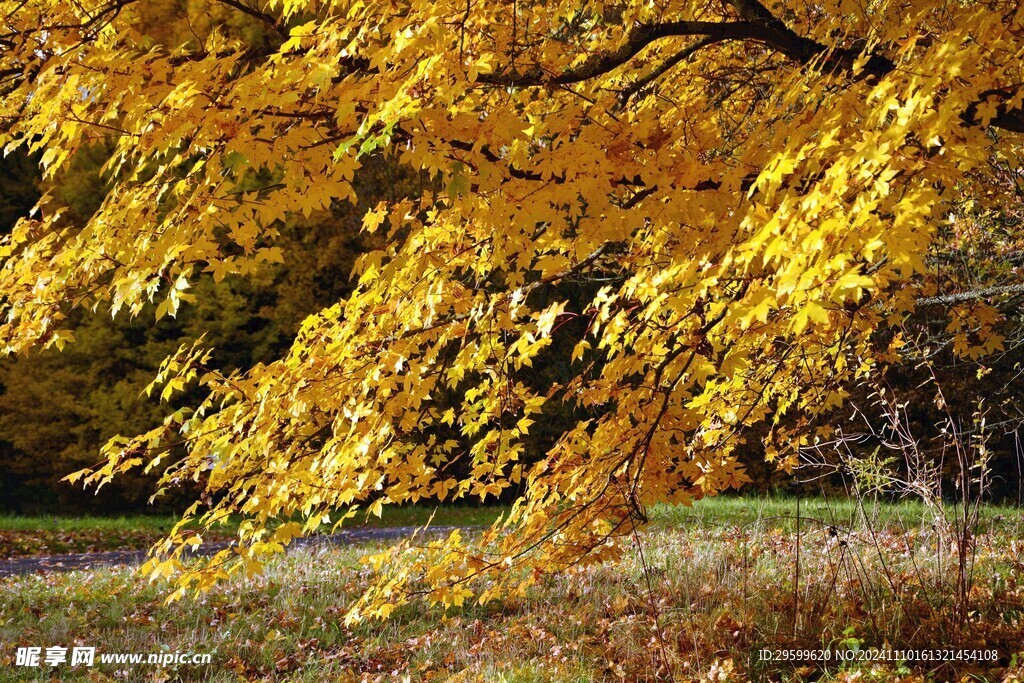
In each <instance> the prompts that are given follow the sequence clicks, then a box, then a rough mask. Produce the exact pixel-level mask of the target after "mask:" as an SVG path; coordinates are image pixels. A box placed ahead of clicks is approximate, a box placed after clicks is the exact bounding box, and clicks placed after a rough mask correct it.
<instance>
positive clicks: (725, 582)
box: [0, 498, 1024, 683]
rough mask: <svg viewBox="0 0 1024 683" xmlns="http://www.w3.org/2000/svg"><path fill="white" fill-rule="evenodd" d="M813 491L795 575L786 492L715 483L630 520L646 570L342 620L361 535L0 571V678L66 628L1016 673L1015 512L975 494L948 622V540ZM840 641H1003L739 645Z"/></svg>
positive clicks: (153, 639) (535, 662)
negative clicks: (896, 651)
mask: <svg viewBox="0 0 1024 683" xmlns="http://www.w3.org/2000/svg"><path fill="white" fill-rule="evenodd" d="M843 505H846V504H845V503H844V504H843ZM816 506H817V507H825V501H808V500H805V501H802V502H801V516H802V517H803V516H805V515H811V514H812V513H813V514H815V515H824V514H825V513H827V512H828V509H827V508H826V509H819V510H817V511H816V512H815V510H816ZM829 506H830V508H831V509H833V510H837V512H836V515H835V517H836V520H837V521H836V523H835V524H833V525H832V526H827V525H820V524H814V523H808V524H802V525H801V535H800V543H799V548H800V555H799V559H800V570H801V571H800V575H799V578H798V577H797V575H796V573H795V568H796V566H797V547H798V546H797V536H796V533H795V531H794V530H793V528H792V526H790V525H793V524H794V522H795V520H793V517H795V512H796V507H795V503H794V501H792V500H785V499H781V500H780V499H766V500H755V499H750V498H720V499H714V500H709V501H704V502H701V503H699V504H698V505H697V506H695V507H694V508H693V509H691V510H686V509H674V508H667V507H660V508H656V509H655V510H653V511H652V524H651V526H650V527H649V528H648V529H647V530H646V531H645V532H643V534H642V535H641V541H642V544H643V550H644V557H645V559H646V564H647V566H648V571H647V572H645V570H644V568H643V564H642V563H641V562H640V559H639V558H640V556H639V554H638V553H637V552H636V548H635V547H634V546H633V545H632V544H629V547H627V549H626V552H625V554H624V555H623V557H622V559H620V560H618V561H616V562H612V563H608V564H605V565H602V566H599V567H592V568H588V569H585V570H579V571H574V572H572V573H568V574H564V575H560V576H550V577H547V578H546V579H545V580H544V581H543V582H542V583H541V585H539V586H538V587H537V588H536V590H534V591H532V592H531V593H530V594H529V595H528V596H527V597H526V598H524V599H517V600H508V601H505V602H501V603H490V604H488V605H485V606H479V605H474V606H467V607H465V608H463V609H458V610H451V611H449V612H448V613H443V612H440V611H437V610H428V609H426V608H425V607H423V606H422V605H419V604H414V605H410V606H406V607H403V608H400V609H399V610H397V611H396V612H395V613H394V615H393V616H392V619H391V620H389V621H388V622H385V623H364V624H360V625H358V626H354V627H351V628H348V627H345V626H344V625H343V615H344V613H345V610H346V607H347V605H348V604H349V602H350V600H352V599H353V598H354V597H355V596H356V595H357V594H358V593H359V591H360V590H361V589H362V588H363V587H364V586H365V585H366V583H367V581H368V580H369V575H368V574H367V572H366V571H365V569H364V568H363V567H362V566H361V565H360V564H359V563H358V558H359V556H360V555H362V554H363V553H365V552H367V551H369V550H372V549H373V548H375V547H378V546H376V545H375V544H371V545H369V546H361V547H348V548H333V549H327V550H323V549H321V550H316V551H314V550H301V551H296V552H295V553H292V554H290V555H287V556H284V557H280V558H277V559H274V560H272V561H271V562H270V563H269V565H268V568H267V571H266V572H265V573H264V574H263V575H261V576H259V577H255V578H251V579H247V578H237V579H233V580H231V581H230V582H228V583H226V584H223V585H221V586H218V587H217V588H215V589H214V590H213V591H211V592H210V593H208V594H206V595H205V596H204V597H202V598H201V599H199V600H195V601H185V602H179V603H175V604H174V605H172V606H165V605H164V604H163V603H162V599H161V598H162V596H163V595H165V594H166V590H167V588H166V586H164V585H162V584H160V583H154V584H149V583H147V582H146V581H145V580H144V579H141V578H139V577H137V576H135V575H134V574H132V573H131V571H130V570H128V569H103V570H96V571H90V572H78V573H73V574H48V575H36V576H25V577H16V578H9V579H0V643H2V644H3V646H2V648H0V680H4V681H6V680H10V681H31V680H38V679H39V675H40V674H42V673H43V669H36V670H31V669H25V668H18V667H14V666H13V664H14V661H13V660H14V652H15V649H16V648H17V647H18V646H33V645H34V646H42V647H44V648H45V647H47V646H51V645H64V646H72V645H74V644H75V643H78V644H81V645H93V646H95V647H97V650H98V652H107V653H112V652H140V653H150V652H161V651H164V650H166V651H168V652H172V653H173V652H175V651H179V652H193V653H210V654H211V655H212V659H213V663H212V664H211V665H208V666H193V665H178V666H170V667H165V668H161V667H158V666H155V665H150V666H146V665H140V666H137V667H135V668H127V667H124V666H121V667H118V666H117V665H99V664H97V665H96V666H94V667H92V668H91V669H88V668H85V667H74V668H72V667H68V666H67V665H64V666H62V667H59V668H58V669H57V675H59V677H60V680H69V681H77V680H82V681H85V680H89V681H113V680H124V679H126V678H127V679H129V680H151V681H175V680H181V681H240V680H265V681H309V682H313V681H317V682H319V681H341V682H348V681H353V682H354V681H402V680H409V681H432V680H436V681H443V680H448V681H466V682H468V681H488V682H499V681H501V682H505V683H525V682H541V681H544V682H556V681H557V682H559V683H578V682H583V681H658V680H676V681H690V680H702V681H706V680H718V681H742V680H771V681H797V680H824V681H840V680H842V681H851V680H860V681H892V680H903V681H918V680H925V677H926V676H928V677H929V680H931V679H934V680H953V679H956V680H959V679H960V677H961V676H965V675H970V676H974V678H972V679H969V680H977V681H981V680H992V681H1001V680H1005V681H1015V680H1017V681H1019V680H1024V668H1022V667H1021V665H1020V663H1019V662H1020V660H1021V659H1024V654H1022V655H1020V657H1019V658H1018V659H1017V660H1013V659H1012V658H1013V656H1014V653H1015V652H1019V651H1022V650H1024V580H1019V579H1018V577H1019V576H1021V574H1022V572H1024V564H1022V563H1021V552H1022V551H1024V534H1022V531H1024V529H1022V527H1024V522H1022V521H1021V515H1020V513H1019V511H1016V510H1009V509H1000V510H996V509H992V510H987V511H986V514H985V517H986V519H987V520H988V522H987V524H986V526H985V531H984V534H983V535H980V536H978V537H977V538H976V539H975V546H974V550H975V556H976V558H977V559H976V564H975V568H974V578H973V584H972V588H971V590H970V593H969V604H968V605H967V612H966V613H967V615H968V620H967V622H966V624H964V625H963V627H956V623H955V619H954V617H955V615H956V608H957V605H956V604H955V601H954V600H952V598H951V597H950V596H951V594H952V591H951V590H950V589H951V587H952V583H951V582H952V580H953V573H952V569H951V566H952V565H951V555H950V549H949V548H948V546H947V543H948V539H946V538H944V537H942V536H941V535H940V534H939V533H938V532H937V531H936V530H935V529H933V528H932V527H931V526H929V524H928V519H929V518H928V516H927V515H926V514H925V513H924V511H923V510H922V509H920V508H918V507H915V506H913V505H909V504H902V505H898V506H891V507H885V506H882V507H881V508H879V509H878V510H877V511H876V513H877V518H876V519H875V520H874V521H872V520H871V518H870V516H868V517H867V518H865V519H860V520H858V519H856V516H854V517H855V519H854V522H853V523H852V524H850V523H849V514H848V513H849V512H850V508H848V507H842V506H837V505H835V504H831V503H830V504H829ZM839 511H843V512H844V514H843V515H840V514H839ZM416 514H418V513H416ZM446 514H447V513H446ZM452 514H455V513H454V512H453V513H452ZM401 518H402V519H405V520H409V521H410V522H411V521H412V520H413V519H414V516H409V517H401ZM460 519H462V517H460ZM843 520H845V521H843ZM911 520H916V522H914V523H911ZM480 521H483V520H482V519H481V520H480ZM435 523H441V522H438V521H437V520H436V519H435ZM648 578H650V579H651V581H652V585H653V591H652V592H651V593H648V591H647V589H646V581H647V579H648ZM854 643H856V645H857V646H858V647H864V648H867V647H872V646H874V647H879V646H882V645H883V644H885V643H888V644H889V645H891V646H892V647H894V648H904V649H913V648H935V647H946V646H948V647H954V646H955V647H960V646H963V647H970V648H975V647H984V648H992V649H995V650H997V651H998V654H999V658H1000V659H999V661H998V662H996V663H986V664H984V665H973V664H970V663H963V662H961V663H956V662H954V663H948V664H944V665H934V664H933V665H928V666H919V665H916V664H914V663H908V664H907V665H902V664H900V663H899V662H881V663H878V664H865V663H860V664H844V665H842V666H835V665H833V666H830V667H828V668H825V669H823V668H822V667H820V666H816V665H814V664H813V663H808V662H797V663H783V664H778V663H773V664H770V665H769V664H763V663H760V662H758V661H757V659H756V657H754V656H753V655H752V653H754V652H756V651H758V650H759V649H760V648H762V647H793V646H798V647H800V648H822V647H828V648H831V649H836V648H848V647H850V646H852V645H853V644H854ZM1011 665H1012V666H1013V667H1016V668H1015V669H1014V668H1011ZM1014 676H1016V677H1017V678H1014Z"/></svg>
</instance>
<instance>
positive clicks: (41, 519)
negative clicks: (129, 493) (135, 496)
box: [0, 515, 176, 532]
mask: <svg viewBox="0 0 1024 683" xmlns="http://www.w3.org/2000/svg"><path fill="white" fill-rule="evenodd" d="M175 521H176V518H175V517H172V516H158V515H129V516H117V517H114V516H111V517H99V516H95V515H86V516H82V517H66V516H57V515H33V516H19V515H0V531H93V530H107V531H142V530H149V531H154V532H160V531H167V530H169V529H170V528H171V527H172V526H173V525H174V522H175Z"/></svg>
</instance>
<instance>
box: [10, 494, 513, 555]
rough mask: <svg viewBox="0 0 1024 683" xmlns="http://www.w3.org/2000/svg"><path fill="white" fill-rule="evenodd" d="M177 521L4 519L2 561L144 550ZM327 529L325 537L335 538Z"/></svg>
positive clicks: (446, 509) (483, 520)
mask: <svg viewBox="0 0 1024 683" xmlns="http://www.w3.org/2000/svg"><path fill="white" fill-rule="evenodd" d="M507 510H508V508H506V507H501V506H483V507H481V506H476V507H473V506H468V505H466V506H450V505H449V506H442V507H436V506H428V505H409V506H403V507H399V508H385V510H384V511H383V514H382V515H381V516H380V517H379V518H378V517H375V516H372V515H371V516H369V517H367V516H365V515H359V516H357V517H355V518H354V519H351V520H349V521H348V522H347V523H346V524H345V528H348V529H352V528H382V527H396V526H417V527H418V526H423V525H425V524H427V523H428V522H430V523H431V524H432V525H433V526H469V527H473V526H489V525H490V524H491V523H492V522H493V521H494V520H495V519H497V517H498V516H499V515H501V514H504V513H505V512H507ZM176 521H177V520H176V518H174V517H169V516H168V517H164V516H156V515H132V516H123V517H99V516H83V517H57V516H51V515H39V516H32V517H19V516H12V515H3V516H0V558H5V557H25V556H31V555H48V554H65V553H82V552H101V551H110V550H144V549H147V548H149V547H150V546H152V545H153V544H154V543H155V542H156V541H158V540H159V539H161V538H162V537H163V536H164V535H165V534H166V533H167V532H168V531H170V529H171V528H172V527H173V526H174V524H175V522H176ZM236 527H237V520H234V521H232V522H231V523H228V524H225V525H222V526H218V527H216V529H215V530H214V532H213V533H204V534H203V537H204V538H206V539H207V540H210V541H215V540H227V539H229V538H231V537H232V536H233V534H234V532H235V529H236ZM331 530H332V525H330V524H325V525H324V526H323V527H322V528H321V533H330V532H331Z"/></svg>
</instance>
